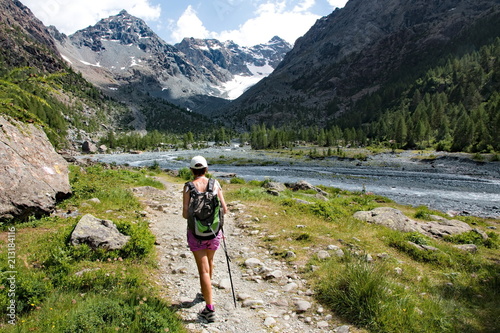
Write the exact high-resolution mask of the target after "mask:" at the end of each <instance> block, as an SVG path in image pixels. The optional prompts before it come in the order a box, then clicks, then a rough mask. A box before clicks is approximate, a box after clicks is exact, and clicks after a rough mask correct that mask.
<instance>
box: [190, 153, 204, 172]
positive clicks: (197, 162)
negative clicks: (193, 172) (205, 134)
mask: <svg viewBox="0 0 500 333" xmlns="http://www.w3.org/2000/svg"><path fill="white" fill-rule="evenodd" d="M189 167H190V168H191V169H203V168H208V165H207V160H206V159H205V158H204V157H203V156H195V157H193V158H192V159H191V163H190V165H189Z"/></svg>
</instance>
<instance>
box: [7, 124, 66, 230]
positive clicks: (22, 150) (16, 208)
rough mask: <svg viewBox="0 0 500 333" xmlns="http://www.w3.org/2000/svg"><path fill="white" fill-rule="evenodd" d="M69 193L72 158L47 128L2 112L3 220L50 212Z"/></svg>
mask: <svg viewBox="0 0 500 333" xmlns="http://www.w3.org/2000/svg"><path fill="white" fill-rule="evenodd" d="M69 195H71V186H70V184H69V177H68V162H66V160H65V159H64V158H63V157H62V156H61V155H59V154H58V153H57V152H56V151H55V150H54V147H53V146H52V144H51V143H50V142H49V140H48V138H47V136H46V135H45V132H44V131H43V130H42V129H41V128H39V127H38V126H35V125H33V124H24V123H21V122H18V121H15V120H12V119H10V118H9V119H7V118H6V117H5V116H0V221H7V220H10V219H12V218H19V219H27V218H28V217H29V216H31V215H35V216H37V217H39V216H42V215H46V214H50V213H51V212H52V211H53V210H54V208H55V204H56V202H57V201H59V200H62V199H64V198H66V197H68V196H69Z"/></svg>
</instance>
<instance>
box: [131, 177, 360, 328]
mask: <svg viewBox="0 0 500 333" xmlns="http://www.w3.org/2000/svg"><path fill="white" fill-rule="evenodd" d="M162 181H163V180H162ZM163 182H164V184H165V187H166V189H165V190H164V191H162V190H158V189H155V188H152V187H139V188H135V189H134V192H135V194H136V196H137V197H139V199H140V200H141V201H142V202H143V203H144V204H145V205H146V207H147V208H146V212H147V218H148V219H149V221H150V228H151V230H152V232H153V233H154V234H155V236H156V240H157V242H156V245H157V252H158V263H159V267H160V276H159V278H158V281H157V283H158V284H159V285H160V286H161V287H164V290H165V296H166V298H167V299H168V300H169V301H170V302H171V303H172V306H173V308H174V309H175V310H177V311H178V314H179V315H180V316H181V318H182V319H183V320H184V322H185V325H186V327H187V329H188V330H189V331H190V332H238V333H244V332H252V333H256V332H280V333H281V332H283V333H285V332H338V333H346V332H360V331H359V330H357V329H356V328H354V327H349V326H347V325H342V323H340V322H339V321H338V320H337V319H335V317H334V316H332V314H330V313H329V312H328V311H327V310H326V309H323V308H322V307H321V306H320V305H318V304H317V303H315V301H314V300H313V298H312V297H311V295H312V291H311V290H310V289H309V287H308V285H307V281H304V280H301V278H300V277H299V276H298V274H297V273H296V272H295V270H294V267H292V266H290V265H288V264H286V263H285V262H280V261H277V260H275V259H274V258H272V257H271V256H270V255H269V253H268V252H266V249H264V248H262V247H259V246H258V245H257V244H258V242H257V239H256V237H255V236H254V235H252V233H251V232H250V231H248V230H250V229H242V228H240V227H238V225H240V226H242V227H243V224H245V223H249V221H251V220H252V219H253V217H251V216H249V215H247V213H246V212H245V207H244V206H243V205H242V204H241V203H236V202H229V203H228V206H229V211H230V212H229V213H228V214H227V215H226V220H225V230H226V242H227V247H228V248H227V250H228V253H229V256H230V257H231V264H230V267H231V273H232V278H233V284H234V287H235V289H236V296H237V307H236V308H235V306H234V302H233V297H232V292H231V287H230V282H229V274H228V269H227V262H226V257H225V254H224V251H223V249H222V248H220V249H219V250H218V251H217V253H216V255H215V259H214V260H215V263H214V264H215V273H214V277H213V290H214V300H215V306H216V313H217V320H216V322H215V323H211V324H208V323H206V322H204V321H203V320H202V319H199V318H198V312H199V311H201V310H202V309H203V307H204V304H205V303H204V301H203V299H202V297H201V296H200V295H201V293H200V285H199V280H198V273H197V269H196V264H195V261H194V258H193V255H192V253H191V252H190V251H189V249H188V247H187V245H186V235H185V234H186V221H185V219H183V218H182V201H181V198H182V185H181V184H175V183H170V182H166V181H163ZM245 263H246V265H245Z"/></svg>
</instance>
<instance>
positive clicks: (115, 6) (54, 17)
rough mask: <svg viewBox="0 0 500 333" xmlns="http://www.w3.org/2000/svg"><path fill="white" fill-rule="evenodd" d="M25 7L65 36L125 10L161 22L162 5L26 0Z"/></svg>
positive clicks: (132, 0)
mask: <svg viewBox="0 0 500 333" xmlns="http://www.w3.org/2000/svg"><path fill="white" fill-rule="evenodd" d="M23 4H24V5H26V6H27V7H29V8H30V9H31V11H32V12H33V14H35V16H36V17H37V18H38V19H40V20H41V21H42V22H43V23H44V24H45V25H54V26H56V27H57V29H58V30H59V31H61V32H64V33H65V34H72V33H74V32H75V31H77V30H79V29H83V28H86V27H87V26H89V25H94V24H95V23H97V22H98V21H99V20H101V19H103V18H106V17H109V16H112V15H116V14H118V13H119V12H120V11H121V10H122V9H125V10H126V11H127V12H129V14H131V15H134V16H137V17H140V18H141V19H143V20H152V21H154V20H158V19H159V17H160V12H161V8H160V5H157V6H153V5H152V4H150V2H149V0H45V1H40V0H23Z"/></svg>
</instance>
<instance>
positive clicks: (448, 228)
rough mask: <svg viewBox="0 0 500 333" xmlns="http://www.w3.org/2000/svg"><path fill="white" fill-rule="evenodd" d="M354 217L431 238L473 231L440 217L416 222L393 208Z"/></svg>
mask: <svg viewBox="0 0 500 333" xmlns="http://www.w3.org/2000/svg"><path fill="white" fill-rule="evenodd" d="M354 217H355V218H356V219H358V220H362V221H365V222H368V223H374V224H379V225H383V226H386V227H388V228H391V229H393V230H397V231H402V232H419V233H421V234H424V235H426V236H429V237H434V238H442V237H444V236H452V235H457V234H461V233H464V232H469V231H472V230H473V229H472V228H471V227H470V226H469V225H468V224H467V223H465V222H462V221H459V220H448V219H445V218H443V217H439V216H434V215H433V216H432V217H433V219H434V220H435V221H425V222H420V221H415V220H412V219H410V218H409V217H407V216H406V215H404V214H403V213H402V212H401V211H400V210H398V209H395V208H391V207H378V208H375V209H373V210H371V211H359V212H356V213H354Z"/></svg>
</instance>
